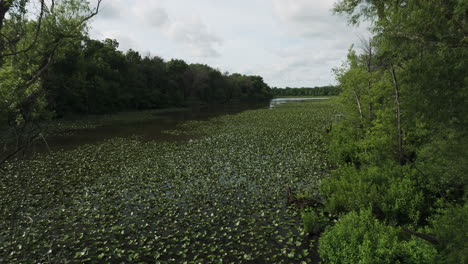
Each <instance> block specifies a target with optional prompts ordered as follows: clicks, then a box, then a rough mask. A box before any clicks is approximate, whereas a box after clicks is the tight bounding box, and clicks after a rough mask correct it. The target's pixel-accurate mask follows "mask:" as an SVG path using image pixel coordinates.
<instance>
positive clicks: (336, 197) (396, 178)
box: [320, 164, 424, 224]
mask: <svg viewBox="0 0 468 264" xmlns="http://www.w3.org/2000/svg"><path fill="white" fill-rule="evenodd" d="M416 174H417V172H416V171H415V170H413V169H411V168H409V167H399V166H394V165H393V164H390V165H387V166H384V167H369V166H367V167H365V168H363V169H356V168H355V167H352V166H344V167H341V168H339V169H338V170H336V171H334V172H333V177H331V178H327V179H324V180H323V181H322V184H321V186H320V190H321V193H322V194H323V195H324V198H325V200H326V201H325V205H326V207H327V210H329V211H331V212H338V213H339V212H350V211H359V210H360V209H366V208H368V209H371V210H372V211H373V212H374V214H375V215H377V216H378V217H379V218H381V219H386V220H388V221H390V222H392V223H400V224H407V223H413V224H417V223H419V221H420V220H421V219H420V217H421V214H422V212H421V211H422V210H423V209H424V196H423V193H422V192H421V191H420V190H418V184H417V182H418V181H417V178H416V177H415V176H416Z"/></svg>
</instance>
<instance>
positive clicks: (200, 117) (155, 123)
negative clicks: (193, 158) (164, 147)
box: [32, 102, 268, 153]
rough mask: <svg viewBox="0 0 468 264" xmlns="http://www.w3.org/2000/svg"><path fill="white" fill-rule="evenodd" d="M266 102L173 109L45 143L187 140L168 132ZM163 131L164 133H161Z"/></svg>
mask: <svg viewBox="0 0 468 264" xmlns="http://www.w3.org/2000/svg"><path fill="white" fill-rule="evenodd" d="M267 107H268V102H265V103H263V104H226V105H206V106H198V107H192V108H187V109H186V110H174V111H168V112H161V113H156V114H154V117H153V118H148V119H146V120H144V121H131V120H130V121H129V122H121V121H120V122H119V121H116V122H111V123H107V122H106V124H105V125H102V126H98V127H95V128H86V129H72V130H69V131H66V132H65V133H63V134H64V135H57V136H49V137H47V143H48V145H49V147H50V149H51V150H52V151H57V150H70V149H74V148H76V147H78V146H80V145H83V144H91V143H98V142H102V141H103V140H106V139H111V138H116V137H133V136H137V137H138V138H139V139H141V140H143V141H151V140H155V141H165V142H168V141H170V142H174V141H187V140H189V139H191V138H194V136H189V135H184V134H182V135H174V134H170V133H167V131H168V130H176V129H179V128H180V127H178V125H179V124H182V123H184V122H187V121H204V120H208V119H210V118H214V117H217V116H221V115H227V114H237V113H240V112H242V111H245V110H253V109H260V108H267ZM164 131H166V132H164ZM47 151H48V148H47V146H46V144H45V143H44V141H39V140H38V141H37V142H36V144H34V146H33V149H32V152H33V153H41V152H47Z"/></svg>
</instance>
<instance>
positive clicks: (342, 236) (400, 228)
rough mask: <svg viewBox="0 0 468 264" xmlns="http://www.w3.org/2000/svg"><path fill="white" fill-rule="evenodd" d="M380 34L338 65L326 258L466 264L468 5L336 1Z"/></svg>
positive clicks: (325, 190) (324, 190)
mask: <svg viewBox="0 0 468 264" xmlns="http://www.w3.org/2000/svg"><path fill="white" fill-rule="evenodd" d="M334 12H335V13H338V14H341V15H344V16H346V17H347V18H348V21H349V23H350V24H358V23H360V22H363V21H370V22H371V25H372V26H371V30H372V33H373V34H374V36H373V37H372V38H370V39H369V40H367V41H363V43H361V45H357V46H355V47H351V48H350V49H349V53H348V56H347V60H346V61H345V62H344V64H343V65H342V66H341V67H337V68H335V69H334V72H335V74H336V77H337V80H338V82H339V86H340V87H341V89H342V93H341V94H340V96H339V101H340V103H341V107H342V111H343V119H342V120H341V121H340V122H337V123H335V124H334V125H333V128H332V130H331V136H330V140H331V141H330V159H331V160H333V161H334V162H335V164H336V169H335V170H333V171H332V173H331V175H330V177H329V178H326V179H324V181H323V182H322V184H321V187H320V189H321V194H322V195H323V197H324V205H325V209H324V210H325V211H327V212H329V213H332V214H337V215H339V220H338V222H337V223H336V225H334V226H329V227H327V229H326V231H325V233H324V234H322V236H321V238H320V248H319V252H320V255H321V257H322V259H323V260H324V262H325V263H466V262H467V248H466V245H467V236H466V234H467V233H468V225H467V220H466V219H468V203H467V198H468V196H467V192H466V187H467V186H466V185H467V183H468V151H467V146H468V145H467V143H468V141H467V139H468V137H467V136H468V135H467V118H468V107H467V102H468V100H467V99H468V78H467V77H468V75H467V73H468V39H467V33H468V28H467V26H468V24H467V16H468V3H467V2H466V1H436V0H429V1H426V0H425V1H367V0H357V1H355V0H342V1H338V2H337V3H336V5H335V9H334Z"/></svg>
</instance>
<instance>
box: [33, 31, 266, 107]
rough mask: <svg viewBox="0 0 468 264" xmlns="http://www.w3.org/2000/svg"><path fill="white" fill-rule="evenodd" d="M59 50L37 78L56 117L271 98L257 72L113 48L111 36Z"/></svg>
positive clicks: (113, 43) (86, 40)
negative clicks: (221, 68)
mask: <svg viewBox="0 0 468 264" xmlns="http://www.w3.org/2000/svg"><path fill="white" fill-rule="evenodd" d="M73 44H74V45H70V46H68V47H67V48H66V49H63V50H62V51H61V52H60V54H59V55H58V56H56V58H55V60H54V61H53V62H52V63H51V65H50V67H49V68H48V71H47V74H46V76H45V78H44V81H43V84H42V85H43V86H44V89H45V90H46V91H47V101H48V103H49V104H48V107H49V109H50V110H52V111H54V112H55V113H57V114H58V115H60V116H61V115H64V114H69V113H78V114H95V113H107V112H115V111H121V110H129V109H133V110H141V109H155V108H166V107H180V106H187V105H192V104H206V103H226V102H232V101H260V100H267V99H270V98H271V97H272V95H271V89H270V88H269V86H268V85H267V84H266V83H265V82H264V81H263V79H262V77H260V76H245V75H241V74H237V73H234V74H228V73H221V72H220V71H219V70H217V69H213V68H212V67H210V66H208V65H202V64H187V63H186V62H185V61H183V60H177V59H172V60H170V61H167V62H165V61H164V60H163V59H162V58H160V57H148V56H145V57H142V56H141V55H140V54H139V53H138V52H137V51H134V50H129V51H127V52H125V53H123V52H121V51H119V50H118V49H117V48H118V45H119V44H118V42H117V41H116V40H111V39H106V40H104V41H97V40H92V39H89V38H83V40H81V41H76V42H74V43H73Z"/></svg>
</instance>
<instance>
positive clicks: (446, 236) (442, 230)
mask: <svg viewBox="0 0 468 264" xmlns="http://www.w3.org/2000/svg"><path fill="white" fill-rule="evenodd" d="M466 219H468V205H467V204H465V205H463V206H458V205H456V206H450V207H448V208H445V209H442V210H439V212H438V213H437V214H436V215H434V217H433V218H432V219H431V227H430V230H429V232H432V233H434V234H435V235H436V236H437V238H438V239H439V243H440V244H439V245H438V247H439V248H440V250H441V251H442V252H444V254H443V257H442V258H441V259H440V260H439V261H440V263H466V261H467V255H466V248H467V244H468V243H467V241H466V236H467V235H468V225H467V223H466Z"/></svg>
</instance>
